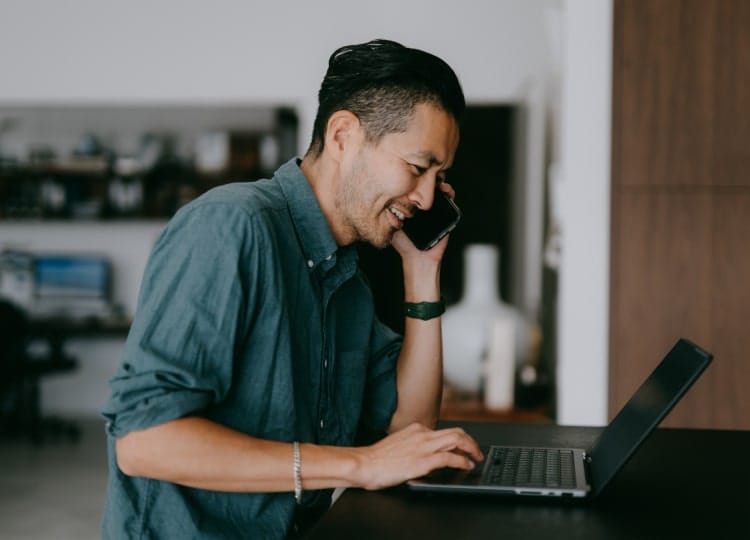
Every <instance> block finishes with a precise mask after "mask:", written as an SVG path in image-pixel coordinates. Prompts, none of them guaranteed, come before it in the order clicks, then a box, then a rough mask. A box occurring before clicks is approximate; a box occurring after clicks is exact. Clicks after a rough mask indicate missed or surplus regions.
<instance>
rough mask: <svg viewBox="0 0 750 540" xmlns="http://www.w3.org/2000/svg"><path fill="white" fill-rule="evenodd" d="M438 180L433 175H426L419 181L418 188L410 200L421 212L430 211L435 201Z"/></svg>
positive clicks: (412, 193)
mask: <svg viewBox="0 0 750 540" xmlns="http://www.w3.org/2000/svg"><path fill="white" fill-rule="evenodd" d="M435 188H436V179H435V177H434V176H433V175H429V174H425V175H423V176H422V178H420V179H419V182H418V183H417V186H416V188H414V191H412V192H411V194H410V196H409V198H410V199H411V201H412V202H413V203H414V204H415V205H416V207H417V208H419V209H420V210H429V209H430V208H432V203H433V202H434V200H435Z"/></svg>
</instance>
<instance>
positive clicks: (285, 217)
mask: <svg viewBox="0 0 750 540" xmlns="http://www.w3.org/2000/svg"><path fill="white" fill-rule="evenodd" d="M400 348H401V337H400V336H398V335H397V334H395V333H393V332H391V331H390V330H389V329H388V328H387V327H385V326H384V325H383V324H381V323H380V322H379V321H378V320H377V318H376V316H375V310H374V306H373V299H372V294H371V292H370V289H369V287H368V286H367V284H366V282H365V281H364V278H363V277H362V275H361V274H360V272H359V271H358V268H357V256H356V249H355V248H354V247H353V246H348V247H338V246H337V245H336V243H335V241H334V239H333V236H332V234H331V231H330V229H329V227H328V225H327V223H326V221H325V219H324V217H323V214H322V212H321V210H320V207H319V205H318V202H317V200H316V199H315V196H314V195H313V192H312V189H311V187H310V185H309V184H308V182H307V180H306V179H305V177H304V175H303V173H302V171H301V170H300V168H299V166H298V164H297V162H296V160H292V161H290V162H288V163H286V164H285V165H283V166H282V167H281V168H280V169H279V170H278V171H277V172H276V173H275V174H274V176H273V178H272V179H270V180H259V181H257V182H247V183H236V184H230V185H225V186H221V187H218V188H215V189H213V190H211V191H209V192H208V193H206V194H205V195H203V196H202V197H200V198H198V199H196V200H195V201H193V202H192V203H190V204H189V205H187V206H185V207H184V208H182V209H181V210H180V211H179V212H178V213H177V214H176V215H175V216H174V218H173V219H172V220H171V221H170V223H169V224H168V225H167V227H166V228H165V230H164V231H163V232H162V234H161V236H160V237H159V239H158V240H157V242H156V245H155V246H154V249H153V252H152V254H151V257H150V259H149V262H148V264H147V266H146V271H145V273H144V277H143V282H142V286H141V291H140V295H139V299H138V309H137V312H136V317H135V320H134V322H133V325H132V328H131V331H130V334H129V336H128V339H127V342H126V345H125V349H124V353H123V359H122V364H121V367H120V368H119V370H118V372H117V374H116V375H115V376H114V378H113V379H112V380H111V381H110V385H111V390H112V394H111V398H110V399H109V401H108V402H107V403H106V405H105V407H104V410H103V415H104V416H105V418H106V419H107V432H108V434H109V480H108V487H107V499H106V503H105V510H104V520H103V537H104V538H112V539H115V538H116V539H122V538H144V539H145V538H148V539H155V538H169V539H174V538H180V539H181V540H184V539H189V538H202V539H205V538H283V537H284V536H286V534H287V532H288V531H289V530H290V528H291V527H292V523H293V520H294V513H295V506H296V505H295V501H294V497H293V495H292V493H260V494H258V493H222V492H215V491H208V490H202V489H194V488H188V487H184V486H180V485H175V484H172V483H169V482H163V481H159V480H153V479H146V478H140V477H129V476H126V475H124V474H123V473H122V472H121V471H120V470H119V469H118V467H117V464H116V461H115V455H114V453H115V450H114V444H113V443H114V438H117V437H121V436H123V435H125V434H126V433H128V432H129V431H131V430H138V429H143V428H147V427H149V426H153V425H156V424H160V423H163V422H166V421H169V420H172V419H175V418H179V417H182V416H186V415H199V416H202V417H205V418H208V419H211V420H214V421H216V422H218V423H220V424H223V425H225V426H229V427H230V428H233V429H235V430H238V431H241V432H243V433H247V434H249V435H252V436H255V437H260V438H265V439H273V440H277V441H289V442H291V441H294V440H299V441H303V442H313V443H319V444H331V445H351V444H352V443H353V442H354V437H355V434H356V432H357V429H358V426H359V425H360V423H366V424H367V425H368V426H369V427H371V428H374V429H384V428H386V427H387V426H388V424H389V422H390V419H391V416H392V414H393V411H394V410H395V407H396V375H395V363H396V357H397V355H398V353H399V351H400ZM289 467H290V469H291V467H292V464H291V463H290V464H289ZM303 469H304V464H303ZM290 489H291V486H290ZM329 501H330V491H329V490H325V491H319V492H306V493H305V494H304V504H305V505H306V506H308V507H314V508H324V507H326V506H327V504H328V503H329Z"/></svg>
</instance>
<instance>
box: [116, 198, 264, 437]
mask: <svg viewBox="0 0 750 540" xmlns="http://www.w3.org/2000/svg"><path fill="white" fill-rule="evenodd" d="M246 222H247V216H246V215H244V214H243V213H242V211H239V210H237V209H233V208H232V207H229V206H227V205H223V204H220V203H211V204H205V205H198V206H195V207H192V208H191V209H190V211H187V212H182V213H178V214H177V216H175V218H174V219H173V221H172V222H171V223H170V225H169V226H168V227H167V229H165V231H164V232H163V233H162V235H161V237H160V238H159V240H158V241H157V244H156V246H155V247H154V250H153V253H152V255H151V257H150V259H149V262H148V264H147V267H146V271H145V273H144V278H143V284H142V287H141V292H140V295H139V301H138V310H137V314H136V320H135V321H134V323H133V327H132V328H131V332H130V334H129V336H128V339H127V342H126V345H125V352H124V355H123V361H122V364H121V368H120V369H119V371H118V373H117V374H116V375H115V377H114V378H113V379H112V380H111V381H110V386H111V389H112V394H111V398H110V400H109V401H108V402H107V403H106V405H105V407H104V409H103V411H102V414H103V415H104V417H105V418H106V419H107V429H108V433H109V434H110V435H112V436H113V437H121V436H122V435H124V434H126V433H127V432H129V431H132V430H138V429H144V428H146V427H150V426H153V425H156V424H160V423H163V422H166V421H169V420H173V419H176V418H179V417H182V416H185V415H188V414H190V413H194V412H196V411H200V410H202V409H206V408H207V407H209V406H211V405H212V404H214V403H216V402H218V401H221V400H222V399H223V398H224V397H225V396H226V394H227V392H229V389H230V387H231V384H232V380H231V379H232V373H233V362H234V350H235V343H236V341H237V336H238V335H239V333H240V332H241V331H242V330H241V328H242V325H243V324H244V321H245V320H246V317H245V316H244V314H245V313H246V306H245V305H243V302H245V301H246V298H248V296H250V297H252V295H247V294H246V292H247V289H248V287H249V285H248V283H247V282H246V280H245V279H243V276H245V275H247V272H243V271H241V266H242V264H243V263H244V261H246V260H247V257H246V256H245V254H243V253H242V250H243V246H244V245H247V242H243V238H242V237H243V235H244V234H245V232H244V231H245V230H246V228H247V225H246ZM227 269H229V270H231V271H227Z"/></svg>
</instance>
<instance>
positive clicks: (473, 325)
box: [443, 244, 526, 395]
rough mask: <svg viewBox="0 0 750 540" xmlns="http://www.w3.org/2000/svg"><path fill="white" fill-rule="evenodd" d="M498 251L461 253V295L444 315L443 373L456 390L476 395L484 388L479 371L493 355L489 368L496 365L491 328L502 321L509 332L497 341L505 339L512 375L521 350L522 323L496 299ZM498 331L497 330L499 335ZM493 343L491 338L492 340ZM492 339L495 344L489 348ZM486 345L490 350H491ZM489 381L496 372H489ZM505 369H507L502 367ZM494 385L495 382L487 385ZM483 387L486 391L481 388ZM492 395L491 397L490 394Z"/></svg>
mask: <svg viewBox="0 0 750 540" xmlns="http://www.w3.org/2000/svg"><path fill="white" fill-rule="evenodd" d="M499 258H500V254H499V249H498V247H497V246H495V245H491V244H470V245H468V246H467V247H466V250H465V251H464V265H465V270H464V294H463V297H462V298H461V300H460V301H459V302H458V303H456V304H454V305H452V306H450V307H448V308H447V309H446V312H445V314H444V315H443V369H444V375H445V380H446V382H447V383H448V384H449V385H451V386H452V387H453V388H455V389H456V390H458V391H461V392H466V393H475V394H477V395H479V394H480V392H481V391H482V390H483V389H484V390H485V392H487V391H488V390H490V392H492V389H489V388H486V386H487V384H485V383H483V380H484V379H487V378H488V377H487V375H488V374H489V373H488V372H487V370H486V369H485V367H484V364H485V361H487V360H488V359H489V358H490V357H491V356H492V355H494V356H493V366H497V365H499V364H498V362H497V361H495V360H497V358H496V357H497V355H498V354H500V353H499V351H500V344H499V341H497V340H500V339H501V337H500V335H498V336H496V337H495V338H492V333H493V329H494V328H495V326H499V325H500V324H501V323H499V322H493V321H497V320H498V319H500V318H503V319H504V320H505V321H508V322H506V323H505V324H506V326H508V327H510V328H511V329H512V330H511V331H507V330H506V331H503V334H502V335H503V336H505V337H504V338H502V339H507V340H509V342H511V343H509V344H508V346H509V347H511V350H512V351H513V353H512V361H511V362H510V364H511V366H512V367H511V369H510V371H511V374H510V375H509V378H510V379H511V381H512V379H513V378H514V373H515V366H516V365H519V364H520V363H521V362H522V360H523V355H524V351H525V346H524V341H525V339H524V336H525V333H526V325H525V321H524V320H523V318H522V317H521V315H520V314H519V313H518V311H517V310H516V309H515V308H513V307H512V306H510V305H508V304H506V303H504V302H503V301H502V300H501V299H500V295H499V288H498V268H499ZM498 331H499V332H500V330H498ZM491 338H492V339H491ZM493 340H495V342H494V343H493ZM491 346H493V347H494V348H493V349H492V350H491ZM493 369H494V371H493V372H492V376H493V377H492V378H493V380H497V377H498V376H499V372H498V370H497V368H496V367H495V368H493ZM506 369H507V368H506ZM491 384H493V385H494V383H491ZM483 387H485V388H483ZM493 395H494V394H493Z"/></svg>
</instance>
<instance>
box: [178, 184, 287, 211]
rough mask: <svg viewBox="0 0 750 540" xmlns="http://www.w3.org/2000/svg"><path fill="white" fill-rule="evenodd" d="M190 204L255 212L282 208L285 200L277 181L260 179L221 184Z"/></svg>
mask: <svg viewBox="0 0 750 540" xmlns="http://www.w3.org/2000/svg"><path fill="white" fill-rule="evenodd" d="M191 204H193V206H203V205H220V206H229V207H235V208H237V209H241V210H244V211H245V212H246V213H249V214H255V213H257V212H258V211H262V210H266V209H280V208H284V207H286V200H285V198H284V193H283V191H282V190H281V188H280V186H279V183H278V181H276V180H275V179H262V180H254V181H249V182H233V183H229V184H223V185H221V186H218V187H215V188H213V189H211V190H209V191H207V192H206V193H204V194H203V195H201V196H200V197H199V198H198V199H196V200H195V201H193V203H191Z"/></svg>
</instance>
